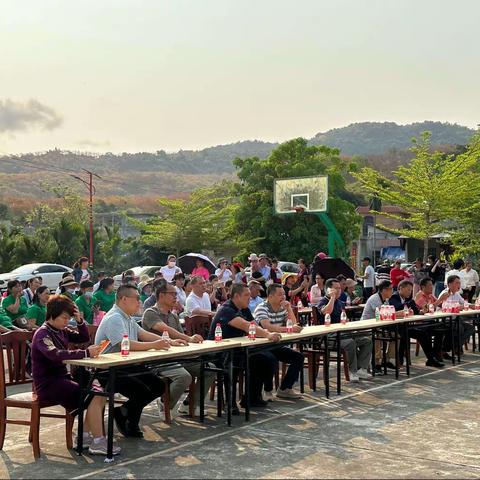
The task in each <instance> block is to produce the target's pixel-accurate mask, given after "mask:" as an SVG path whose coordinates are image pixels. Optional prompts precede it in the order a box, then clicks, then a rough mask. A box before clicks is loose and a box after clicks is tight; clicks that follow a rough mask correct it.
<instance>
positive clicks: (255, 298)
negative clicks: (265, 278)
mask: <svg viewBox="0 0 480 480" xmlns="http://www.w3.org/2000/svg"><path fill="white" fill-rule="evenodd" d="M248 288H249V289H250V301H249V302H248V308H249V309H250V311H251V312H252V313H253V312H254V311H255V309H256V308H257V306H258V305H260V304H261V303H262V302H263V299H262V297H261V296H260V292H263V287H262V285H261V283H260V282H257V281H256V280H250V281H249V282H248Z"/></svg>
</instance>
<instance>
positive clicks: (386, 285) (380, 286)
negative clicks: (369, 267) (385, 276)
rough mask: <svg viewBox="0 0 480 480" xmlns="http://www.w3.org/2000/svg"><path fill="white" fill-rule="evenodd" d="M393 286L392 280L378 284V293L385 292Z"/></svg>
mask: <svg viewBox="0 0 480 480" xmlns="http://www.w3.org/2000/svg"><path fill="white" fill-rule="evenodd" d="M391 286H392V282H391V281H390V280H383V281H382V282H380V283H379V284H378V291H379V292H383V291H384V290H387V288H390V287H391Z"/></svg>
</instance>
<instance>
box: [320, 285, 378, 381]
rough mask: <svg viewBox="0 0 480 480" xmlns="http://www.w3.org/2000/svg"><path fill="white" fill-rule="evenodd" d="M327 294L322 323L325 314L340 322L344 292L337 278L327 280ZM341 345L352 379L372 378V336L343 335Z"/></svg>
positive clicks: (334, 321) (322, 310)
mask: <svg viewBox="0 0 480 480" xmlns="http://www.w3.org/2000/svg"><path fill="white" fill-rule="evenodd" d="M325 289H326V295H325V296H324V297H322V298H321V299H320V302H318V305H317V306H316V307H313V308H318V313H319V318H320V323H321V324H323V323H324V321H325V315H327V314H329V315H330V318H331V322H332V323H340V316H341V314H342V310H343V304H342V302H341V301H340V300H339V297H340V295H341V293H342V289H341V287H340V282H339V281H338V280H337V279H336V278H329V279H328V280H327V281H326V282H325ZM340 345H341V347H342V348H343V349H344V350H345V351H346V352H347V355H348V367H349V369H350V381H352V382H358V381H359V379H364V380H368V379H372V377H371V375H370V374H369V373H368V370H367V369H368V367H369V365H370V356H371V354H372V339H371V338H370V337H354V338H348V337H343V338H342V340H341V341H340Z"/></svg>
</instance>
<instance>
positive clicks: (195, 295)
mask: <svg viewBox="0 0 480 480" xmlns="http://www.w3.org/2000/svg"><path fill="white" fill-rule="evenodd" d="M189 285H191V287H192V291H191V292H190V295H188V297H187V301H186V302H185V314H186V315H187V316H188V317H191V316H193V315H200V316H202V317H209V316H212V315H213V312H212V304H211V303H210V296H209V295H208V293H207V282H206V280H205V279H204V278H203V277H201V276H200V275H195V276H194V277H192V278H191V279H190V284H189Z"/></svg>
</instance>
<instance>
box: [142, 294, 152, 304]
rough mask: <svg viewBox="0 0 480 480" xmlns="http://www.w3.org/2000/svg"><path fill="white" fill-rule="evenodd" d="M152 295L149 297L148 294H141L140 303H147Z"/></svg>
mask: <svg viewBox="0 0 480 480" xmlns="http://www.w3.org/2000/svg"><path fill="white" fill-rule="evenodd" d="M149 296H150V295H147V294H146V293H141V294H140V301H141V302H142V304H143V303H144V302H145V300H146V299H147V298H148V297H149Z"/></svg>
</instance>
